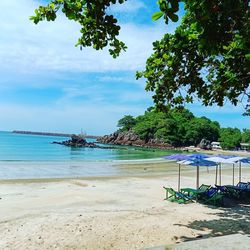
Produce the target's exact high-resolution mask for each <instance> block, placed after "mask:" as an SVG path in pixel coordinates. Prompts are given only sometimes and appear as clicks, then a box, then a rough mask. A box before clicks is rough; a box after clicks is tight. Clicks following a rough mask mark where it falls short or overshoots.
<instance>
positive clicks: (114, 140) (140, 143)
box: [97, 131, 173, 149]
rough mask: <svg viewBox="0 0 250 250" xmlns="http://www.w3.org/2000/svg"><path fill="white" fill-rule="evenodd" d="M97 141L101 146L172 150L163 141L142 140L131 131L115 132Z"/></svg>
mask: <svg viewBox="0 0 250 250" xmlns="http://www.w3.org/2000/svg"><path fill="white" fill-rule="evenodd" d="M97 141H98V142H99V143H103V144H113V145H125V146H136V147H145V148H162V149H166V148H167V149H170V148H173V146H171V145H170V144H168V143H166V142H164V141H163V140H158V139H150V140H148V141H145V140H142V139H140V138H139V136H138V135H136V134H134V133H133V132H132V131H126V132H115V133H113V134H110V135H104V136H100V137H98V138H97Z"/></svg>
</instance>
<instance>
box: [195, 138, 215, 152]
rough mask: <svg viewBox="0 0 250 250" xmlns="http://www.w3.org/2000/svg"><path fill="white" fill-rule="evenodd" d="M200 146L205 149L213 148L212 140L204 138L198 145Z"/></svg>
mask: <svg viewBox="0 0 250 250" xmlns="http://www.w3.org/2000/svg"><path fill="white" fill-rule="evenodd" d="M198 147H199V148H201V149H205V150H211V149H212V146H211V143H210V141H208V140H206V139H202V140H201V142H200V143H199V145H198Z"/></svg>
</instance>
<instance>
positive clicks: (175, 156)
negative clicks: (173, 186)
mask: <svg viewBox="0 0 250 250" xmlns="http://www.w3.org/2000/svg"><path fill="white" fill-rule="evenodd" d="M163 158H164V159H166V160H174V161H178V162H177V163H178V191H180V185H181V161H185V160H187V159H189V156H188V155H184V154H173V155H167V156H164V157H163Z"/></svg>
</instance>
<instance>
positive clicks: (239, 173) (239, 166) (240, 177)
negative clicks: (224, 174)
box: [239, 162, 241, 182]
mask: <svg viewBox="0 0 250 250" xmlns="http://www.w3.org/2000/svg"><path fill="white" fill-rule="evenodd" d="M239 182H241V162H240V164H239Z"/></svg>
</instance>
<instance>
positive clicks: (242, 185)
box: [225, 182, 250, 199]
mask: <svg viewBox="0 0 250 250" xmlns="http://www.w3.org/2000/svg"><path fill="white" fill-rule="evenodd" d="M225 187H226V188H227V190H228V192H229V194H230V195H231V196H232V197H234V198H236V199H241V198H246V197H247V196H248V195H249V193H250V185H249V183H248V182H239V183H238V184H237V185H236V186H233V185H226V186H225Z"/></svg>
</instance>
